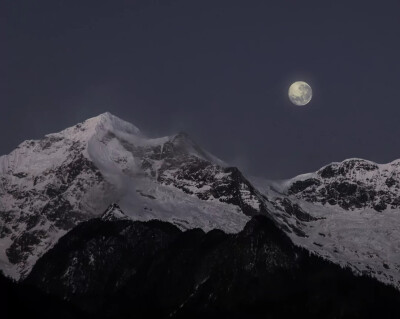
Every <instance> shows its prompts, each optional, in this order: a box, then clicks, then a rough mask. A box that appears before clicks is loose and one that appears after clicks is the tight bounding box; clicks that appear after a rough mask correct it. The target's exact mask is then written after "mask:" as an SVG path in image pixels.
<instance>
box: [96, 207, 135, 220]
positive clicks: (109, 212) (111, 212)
mask: <svg viewBox="0 0 400 319" xmlns="http://www.w3.org/2000/svg"><path fill="white" fill-rule="evenodd" d="M100 218H101V219H102V220H104V221H115V220H127V219H129V217H128V216H127V215H125V213H124V212H123V211H122V210H121V208H120V207H119V205H118V204H116V203H112V204H111V205H110V206H108V208H107V209H106V210H105V212H104V213H103V214H102V215H101V217H100Z"/></svg>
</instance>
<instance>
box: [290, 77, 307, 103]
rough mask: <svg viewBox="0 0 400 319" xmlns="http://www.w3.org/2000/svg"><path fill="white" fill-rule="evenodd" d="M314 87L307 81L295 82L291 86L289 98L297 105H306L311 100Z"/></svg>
mask: <svg viewBox="0 0 400 319" xmlns="http://www.w3.org/2000/svg"><path fill="white" fill-rule="evenodd" d="M311 98H312V89H311V86H309V85H308V84H307V83H306V82H303V81H297V82H294V83H293V84H292V85H291V86H290V88H289V99H290V101H292V103H293V104H295V105H306V104H307V103H308V102H310V101H311Z"/></svg>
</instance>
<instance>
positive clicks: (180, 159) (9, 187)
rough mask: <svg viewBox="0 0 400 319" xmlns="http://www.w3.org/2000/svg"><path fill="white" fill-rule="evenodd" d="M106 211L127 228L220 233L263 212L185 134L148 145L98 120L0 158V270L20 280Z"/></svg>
mask: <svg viewBox="0 0 400 319" xmlns="http://www.w3.org/2000/svg"><path fill="white" fill-rule="evenodd" d="M111 203H117V204H118V205H119V206H120V207H121V209H122V210H123V211H124V212H125V213H126V214H127V215H129V217H131V218H132V219H134V220H142V221H145V220H150V219H161V220H165V221H169V222H171V223H173V224H175V225H177V226H178V227H180V228H181V229H186V228H194V227H200V228H202V229H204V230H205V231H208V230H211V229H214V228H219V229H222V230H224V231H226V232H228V233H232V232H237V231H239V230H241V229H242V227H243V226H244V225H245V223H246V222H247V221H248V220H249V216H251V215H255V214H259V213H263V212H265V211H266V207H265V205H264V201H263V198H262V196H261V195H260V194H259V192H258V191H256V190H255V189H254V187H253V186H252V185H251V184H250V183H249V182H248V181H247V180H246V179H245V178H244V177H243V175H242V174H241V173H240V171H239V170H238V169H236V168H230V167H226V165H225V164H224V163H223V162H222V161H221V160H219V159H217V158H216V157H214V156H212V155H211V154H209V153H208V152H206V151H204V150H203V149H201V148H200V147H199V146H198V145H196V144H195V143H194V142H193V141H191V140H190V139H189V138H188V136H187V135H186V134H184V133H180V134H177V135H173V136H166V137H162V138H148V137H146V136H144V135H143V134H142V133H141V132H140V131H139V129H138V128H136V127H135V126H133V125H132V124H130V123H127V122H125V121H123V120H121V119H119V118H117V117H115V116H113V115H111V114H109V113H105V114H101V115H100V116H97V117H94V118H91V119H88V120H86V121H85V122H83V123H81V124H78V125H75V126H73V127H70V128H68V129H66V130H64V131H61V132H59V133H54V134H49V135H47V136H45V138H44V139H42V140H38V141H34V140H30V141H25V142H23V143H22V144H21V145H19V146H18V148H17V149H15V150H14V151H13V152H11V153H10V154H9V155H6V156H2V157H0V268H1V269H2V270H3V271H4V272H5V273H6V274H7V275H10V276H12V277H14V278H19V277H20V276H21V275H22V276H25V275H26V274H27V273H28V272H29V271H30V269H31V267H32V266H33V264H34V263H35V261H36V260H37V258H38V257H40V256H41V255H42V254H43V253H44V252H45V251H47V250H48V249H49V248H50V247H52V246H53V245H54V243H55V242H56V241H57V240H58V238H60V236H62V235H64V234H65V233H66V232H67V231H69V230H70V229H71V228H73V227H74V226H75V225H77V224H78V223H79V222H81V221H84V220H87V219H90V218H92V217H94V216H97V215H98V214H99V213H101V212H104V210H105V209H106V208H107V207H108V206H109V205H110V204H111Z"/></svg>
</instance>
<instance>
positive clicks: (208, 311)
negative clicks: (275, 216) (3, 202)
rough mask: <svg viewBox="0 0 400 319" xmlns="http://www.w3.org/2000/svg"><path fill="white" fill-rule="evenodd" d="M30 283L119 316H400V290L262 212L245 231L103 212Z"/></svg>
mask: <svg viewBox="0 0 400 319" xmlns="http://www.w3.org/2000/svg"><path fill="white" fill-rule="evenodd" d="M26 282H28V283H30V284H34V285H36V286H38V287H39V288H40V289H41V290H43V291H45V292H48V293H52V294H55V295H57V296H59V297H60V298H65V299H67V300H69V301H70V302H72V303H73V304H75V305H78V306H79V307H81V308H83V309H85V310H86V311H89V312H90V313H92V314H94V315H95V316H97V315H99V316H101V315H106V316H109V317H110V318H131V317H133V316H134V317H135V318H149V317H152V318H165V317H171V318H188V317H190V318H193V317H196V318H197V317H199V318H200V317H202V318H204V317H221V316H222V317H227V316H229V317H233V318H264V317H268V318H275V317H276V318H278V317H279V318H282V317H289V316H290V317H292V316H296V317H305V316H307V317H311V318H350V317H351V318H374V317H377V316H379V317H380V318H396V317H398V316H399V315H400V310H399V308H398V303H399V302H400V293H399V292H398V291H396V290H395V289H394V288H391V287H386V286H384V285H383V284H380V283H378V282H377V281H375V280H373V279H370V278H365V277H355V276H354V275H353V274H352V272H351V271H350V270H348V269H342V268H340V267H339V266H337V265H334V264H332V263H330V262H328V261H325V260H323V259H321V258H319V257H317V256H313V255H310V254H309V253H308V252H307V251H306V250H305V249H301V248H298V247H296V246H295V245H293V244H292V242H291V241H290V239H289V238H288V237H287V236H286V235H285V234H284V233H283V232H282V231H281V230H279V229H278V228H277V227H276V225H275V224H274V223H273V222H272V221H271V220H269V219H268V218H266V217H262V216H257V217H254V218H253V219H252V220H251V221H249V222H248V223H247V225H246V227H245V228H244V230H243V231H241V232H239V233H238V234H235V235H233V234H225V233H223V232H222V231H217V230H213V231H210V232H209V233H205V232H204V231H202V230H200V229H193V230H188V231H185V232H182V231H181V230H179V229H178V228H177V227H175V226H173V225H172V224H169V223H165V222H160V221H150V222H138V221H136V222H133V221H128V220H119V221H112V222H110V221H103V220H100V219H93V220H91V221H88V222H85V223H82V224H80V225H79V226H77V227H76V228H74V229H73V230H72V231H71V232H69V233H68V234H67V235H65V236H64V237H63V238H61V240H60V241H59V242H58V243H57V244H56V245H55V247H54V248H53V249H51V250H50V251H49V252H48V253H46V254H45V255H44V256H43V257H42V258H41V259H40V260H39V261H38V262H37V264H36V265H35V267H34V268H33V270H32V272H31V273H30V275H29V276H28V278H27V279H26Z"/></svg>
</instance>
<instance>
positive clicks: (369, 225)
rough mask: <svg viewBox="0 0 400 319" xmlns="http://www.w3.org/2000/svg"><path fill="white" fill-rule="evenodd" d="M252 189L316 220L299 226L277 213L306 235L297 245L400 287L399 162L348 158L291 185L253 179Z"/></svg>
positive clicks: (279, 218) (279, 217)
mask: <svg viewBox="0 0 400 319" xmlns="http://www.w3.org/2000/svg"><path fill="white" fill-rule="evenodd" d="M253 184H254V185H256V187H257V188H258V189H259V190H260V191H261V192H262V193H264V194H265V196H267V197H268V198H269V200H270V201H272V202H274V203H275V204H276V205H281V206H282V205H284V206H285V205H287V203H289V202H290V203H291V204H292V207H294V208H296V209H298V210H299V211H304V212H307V213H308V214H309V215H310V216H311V218H309V219H308V221H307V222H306V223H303V224H298V223H297V221H296V220H294V219H293V218H292V216H290V215H289V214H288V213H287V212H285V213H282V212H280V211H279V210H275V214H274V217H275V218H276V220H278V221H279V222H280V223H281V224H282V225H283V226H285V225H296V226H297V227H298V228H299V229H300V230H301V231H303V232H304V234H305V236H298V234H295V233H290V234H289V235H291V238H292V240H293V241H294V242H295V243H297V244H299V245H301V246H304V247H306V248H307V249H309V250H310V251H313V252H316V253H317V254H319V255H321V256H323V257H325V258H327V259H329V260H332V261H334V262H336V263H339V264H341V265H346V266H350V267H351V268H353V269H354V270H355V271H356V272H358V273H363V274H369V275H371V276H373V277H376V278H377V279H379V280H381V281H383V282H385V283H389V284H391V285H394V286H396V287H398V288H400V188H399V186H400V161H399V160H397V161H394V162H392V163H389V164H376V163H373V162H370V161H366V160H362V159H348V160H345V161H343V162H341V163H332V164H329V165H327V166H325V167H323V168H321V169H320V170H318V171H317V172H315V173H309V174H303V175H300V176H297V177H295V178H293V179H290V180H286V181H280V182H276V181H275V182H271V181H263V180H260V179H253ZM296 209H295V210H296ZM299 217H300V218H301V216H298V217H297V219H298V218H299Z"/></svg>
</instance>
